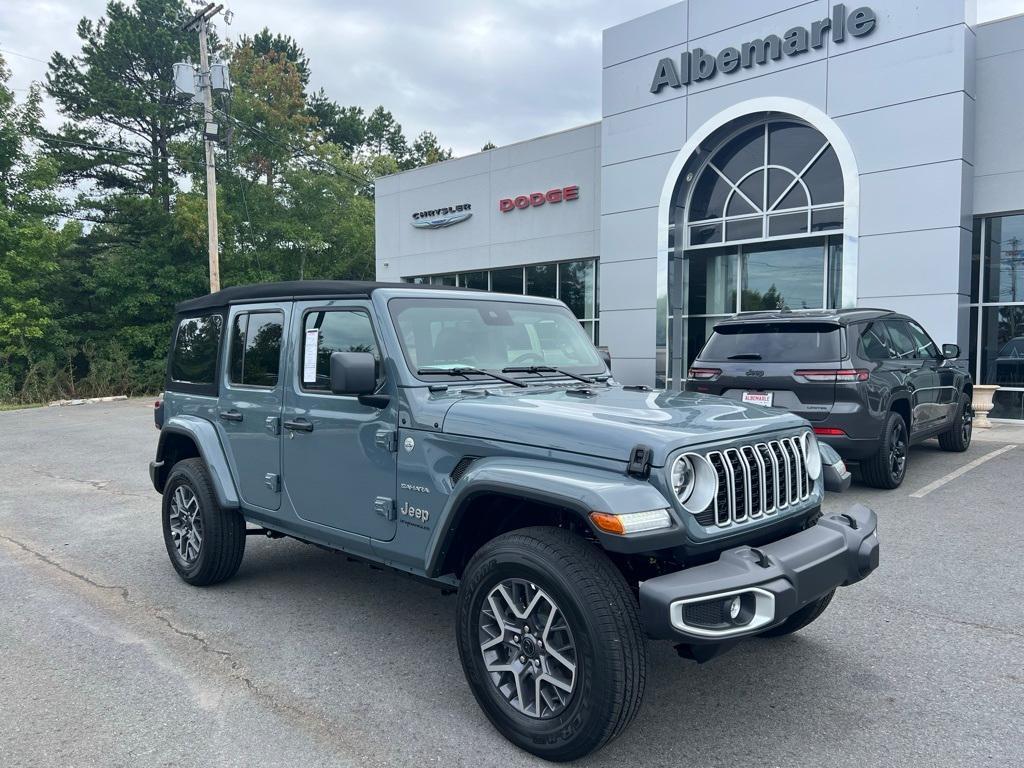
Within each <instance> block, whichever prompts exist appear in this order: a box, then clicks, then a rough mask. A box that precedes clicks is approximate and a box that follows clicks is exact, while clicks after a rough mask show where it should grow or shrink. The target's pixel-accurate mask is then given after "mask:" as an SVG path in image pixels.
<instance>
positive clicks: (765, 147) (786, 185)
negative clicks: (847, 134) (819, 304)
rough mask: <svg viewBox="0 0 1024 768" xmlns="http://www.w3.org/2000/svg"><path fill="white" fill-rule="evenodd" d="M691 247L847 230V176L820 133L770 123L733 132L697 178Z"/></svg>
mask: <svg viewBox="0 0 1024 768" xmlns="http://www.w3.org/2000/svg"><path fill="white" fill-rule="evenodd" d="M686 222H687V224H686V232H687V245H688V247H691V248H693V247H707V246H717V245H721V244H723V243H742V242H746V241H752V240H768V239H782V238H791V237H807V236H808V235H809V234H813V233H819V232H832V231H836V230H841V229H842V228H843V173H842V170H841V169H840V167H839V160H838V159H837V158H836V153H835V150H834V149H833V148H832V145H831V144H829V142H828V140H827V139H826V138H825V137H824V136H823V135H822V134H821V133H819V132H818V131H816V130H815V129H814V128H811V127H810V126H808V125H805V124H804V123H800V122H797V121H795V120H792V119H769V120H765V121H762V122H759V123H758V124H757V125H754V126H750V125H749V124H748V126H747V127H745V128H743V129H742V130H740V131H738V132H737V133H735V134H733V135H732V136H731V137H730V138H729V139H727V140H726V141H725V142H724V143H723V144H722V145H721V146H720V147H719V148H718V149H716V150H715V151H714V152H713V153H712V154H711V157H710V158H709V159H708V160H707V162H706V163H705V164H704V166H703V167H702V168H701V169H700V170H699V171H698V172H697V174H696V182H695V183H694V184H693V185H692V186H691V187H690V195H689V200H688V202H687V205H686Z"/></svg>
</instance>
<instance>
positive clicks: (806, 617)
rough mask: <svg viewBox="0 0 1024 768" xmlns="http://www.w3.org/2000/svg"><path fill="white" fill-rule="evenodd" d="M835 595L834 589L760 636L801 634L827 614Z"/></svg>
mask: <svg viewBox="0 0 1024 768" xmlns="http://www.w3.org/2000/svg"><path fill="white" fill-rule="evenodd" d="M835 594H836V591H835V590H834V589H833V590H832V591H831V592H829V593H828V594H827V595H825V596H824V597H819V598H818V599H817V600H815V601H814V602H811V603H808V604H807V605H805V606H804V607H803V608H801V609H800V610H799V611H797V612H796V613H794V614H793V615H792V616H790V617H789V618H788V619H786V620H785V621H784V622H782V623H781V624H779V625H778V626H777V627H772V628H771V629H766V630H765V631H764V632H761V633H760V635H758V636H759V637H785V636H786V635H792V634H793V633H794V632H799V631H800V630H801V629H803V628H804V627H806V626H807V625H808V624H810V623H811V622H812V621H814V620H815V619H817V618H818V617H819V616H821V614H823V613H824V612H825V609H826V608H828V604H829V603H831V602H832V598H833V597H835Z"/></svg>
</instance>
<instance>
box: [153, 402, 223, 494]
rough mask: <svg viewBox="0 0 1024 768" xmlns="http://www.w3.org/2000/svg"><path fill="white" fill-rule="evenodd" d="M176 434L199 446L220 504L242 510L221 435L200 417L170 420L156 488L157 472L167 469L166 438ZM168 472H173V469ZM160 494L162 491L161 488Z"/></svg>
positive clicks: (159, 453) (160, 451)
mask: <svg viewBox="0 0 1024 768" xmlns="http://www.w3.org/2000/svg"><path fill="white" fill-rule="evenodd" d="M172 434H174V435H184V436H185V437H188V438H189V439H190V440H191V441H192V442H193V443H194V444H195V446H196V448H197V450H198V451H199V456H200V458H202V460H203V462H204V463H205V464H206V469H207V471H208V472H209V474H210V482H211V483H212V484H213V489H214V491H215V492H216V494H217V502H218V503H219V504H220V505H221V506H222V507H224V508H225V509H238V508H239V506H240V503H239V500H238V489H237V487H236V486H235V480H234V478H233V477H232V476H231V469H230V467H229V466H228V459H227V455H226V453H225V452H224V446H223V445H221V442H220V437H219V436H218V435H217V428H216V427H215V426H214V425H213V424H212V423H211V422H209V421H207V420H206V419H201V418H199V417H198V416H175V417H173V418H171V419H168V420H167V422H166V423H165V424H164V426H163V429H161V430H160V442H159V443H158V445H157V449H156V461H155V462H154V467H152V468H151V470H150V472H151V474H153V476H154V485H156V483H155V477H156V474H155V468H157V467H162V466H163V461H164V454H165V443H166V438H167V436H168V435H172ZM165 469H166V470H167V471H169V470H170V467H166V468H165ZM157 490H160V489H159V487H158V488H157Z"/></svg>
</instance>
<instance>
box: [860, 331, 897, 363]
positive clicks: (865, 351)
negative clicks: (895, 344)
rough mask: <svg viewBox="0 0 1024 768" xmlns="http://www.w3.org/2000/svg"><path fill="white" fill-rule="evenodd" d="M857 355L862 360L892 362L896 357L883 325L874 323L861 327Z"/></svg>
mask: <svg viewBox="0 0 1024 768" xmlns="http://www.w3.org/2000/svg"><path fill="white" fill-rule="evenodd" d="M857 355H858V356H859V357H860V358H861V359H863V360H892V359H893V357H895V356H896V353H895V352H894V351H893V349H892V344H891V342H890V341H889V334H888V333H886V331H885V326H884V325H882V324H881V323H878V322H874V323H866V324H865V325H863V326H861V331H860V335H859V336H858V338H857Z"/></svg>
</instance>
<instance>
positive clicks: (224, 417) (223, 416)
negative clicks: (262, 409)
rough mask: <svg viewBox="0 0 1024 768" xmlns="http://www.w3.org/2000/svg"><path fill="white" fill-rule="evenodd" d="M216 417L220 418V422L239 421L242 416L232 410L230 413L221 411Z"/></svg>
mask: <svg viewBox="0 0 1024 768" xmlns="http://www.w3.org/2000/svg"><path fill="white" fill-rule="evenodd" d="M217 415H218V416H219V417H220V420H221V421H241V420H242V414H240V413H239V412H238V411H236V410H235V409H233V408H232V409H231V410H230V411H221V412H220V413H218V414H217Z"/></svg>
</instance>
